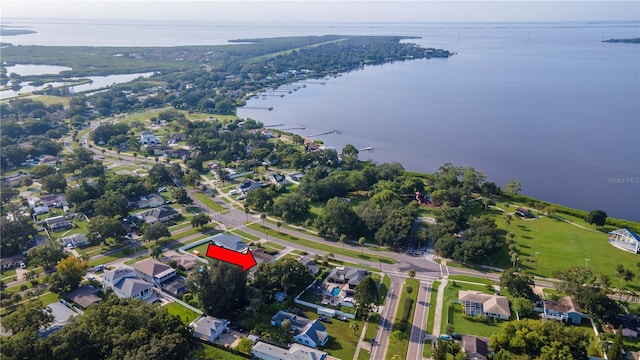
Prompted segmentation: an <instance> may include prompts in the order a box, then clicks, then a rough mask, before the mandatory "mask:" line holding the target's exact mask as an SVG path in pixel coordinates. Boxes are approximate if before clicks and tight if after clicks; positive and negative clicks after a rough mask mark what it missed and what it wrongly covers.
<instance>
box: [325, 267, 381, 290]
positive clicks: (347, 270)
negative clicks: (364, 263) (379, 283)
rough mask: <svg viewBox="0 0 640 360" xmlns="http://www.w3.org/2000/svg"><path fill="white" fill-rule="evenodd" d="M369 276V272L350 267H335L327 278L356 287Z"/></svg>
mask: <svg viewBox="0 0 640 360" xmlns="http://www.w3.org/2000/svg"><path fill="white" fill-rule="evenodd" d="M370 274H371V273H370V272H368V271H367V270H363V269H356V268H352V267H342V268H340V267H337V268H335V269H333V270H331V273H329V278H331V279H333V280H334V281H342V282H348V283H349V285H354V286H358V284H360V282H361V281H362V279H364V278H365V277H367V276H368V275H370Z"/></svg>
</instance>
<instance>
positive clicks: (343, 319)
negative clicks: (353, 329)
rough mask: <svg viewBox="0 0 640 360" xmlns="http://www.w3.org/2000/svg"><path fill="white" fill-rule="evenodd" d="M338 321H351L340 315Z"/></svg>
mask: <svg viewBox="0 0 640 360" xmlns="http://www.w3.org/2000/svg"><path fill="white" fill-rule="evenodd" d="M338 320H340V321H349V320H348V319H347V317H346V316H344V315H340V316H338Z"/></svg>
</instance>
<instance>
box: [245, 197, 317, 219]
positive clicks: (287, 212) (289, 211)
mask: <svg viewBox="0 0 640 360" xmlns="http://www.w3.org/2000/svg"><path fill="white" fill-rule="evenodd" d="M247 200H248V199H247ZM310 209H311V205H310V203H309V199H308V198H307V197H305V196H304V195H302V194H299V193H294V194H292V195H290V196H280V197H278V198H276V199H275V201H274V202H273V206H272V211H273V214H274V215H275V216H280V217H282V218H283V219H284V220H286V221H288V222H293V223H296V222H300V221H303V220H304V219H306V218H307V217H308V215H309V211H310ZM265 216H266V215H265Z"/></svg>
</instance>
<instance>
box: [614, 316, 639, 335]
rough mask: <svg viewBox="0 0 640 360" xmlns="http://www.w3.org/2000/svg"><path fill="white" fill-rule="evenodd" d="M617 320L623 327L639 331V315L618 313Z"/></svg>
mask: <svg viewBox="0 0 640 360" xmlns="http://www.w3.org/2000/svg"><path fill="white" fill-rule="evenodd" d="M617 320H619V321H620V322H621V323H622V324H623V325H624V328H625V329H629V330H633V331H636V332H640V316H635V315H618V317H617Z"/></svg>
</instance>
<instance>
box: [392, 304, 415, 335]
mask: <svg viewBox="0 0 640 360" xmlns="http://www.w3.org/2000/svg"><path fill="white" fill-rule="evenodd" d="M411 310H413V299H411V298H409V297H406V298H405V299H404V306H403V308H402V314H400V320H398V321H397V322H396V323H395V324H393V330H400V331H402V332H404V331H405V330H407V322H408V321H409V316H410V315H411Z"/></svg>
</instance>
